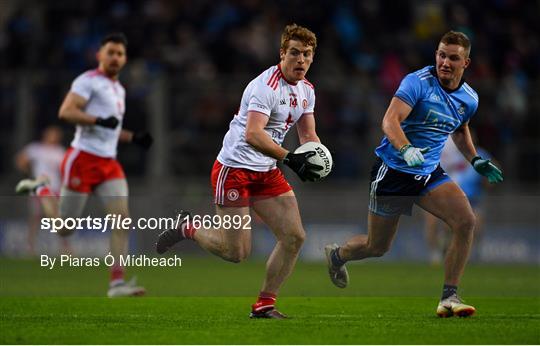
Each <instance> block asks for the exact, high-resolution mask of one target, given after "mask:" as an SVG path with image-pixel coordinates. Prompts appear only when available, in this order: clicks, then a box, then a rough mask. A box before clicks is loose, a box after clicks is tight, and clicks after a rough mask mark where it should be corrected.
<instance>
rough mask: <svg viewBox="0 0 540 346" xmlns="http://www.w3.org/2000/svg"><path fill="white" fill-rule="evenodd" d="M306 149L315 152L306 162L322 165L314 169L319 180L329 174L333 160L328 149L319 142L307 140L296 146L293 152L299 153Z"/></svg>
mask: <svg viewBox="0 0 540 346" xmlns="http://www.w3.org/2000/svg"><path fill="white" fill-rule="evenodd" d="M308 151H314V152H315V155H313V156H311V157H310V158H309V159H308V162H309V163H312V164H314V165H319V166H321V167H323V169H321V170H320V171H315V173H316V174H318V175H319V180H320V179H322V178H324V177H326V176H327V175H328V174H330V172H331V171H332V168H333V167H334V160H333V159H332V154H331V153H330V150H328V148H327V147H325V146H324V145H323V144H321V143H317V142H307V143H304V144H302V145H301V146H299V147H298V148H296V150H295V151H294V153H295V154H300V153H305V152H308Z"/></svg>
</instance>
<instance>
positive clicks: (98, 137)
mask: <svg viewBox="0 0 540 346" xmlns="http://www.w3.org/2000/svg"><path fill="white" fill-rule="evenodd" d="M70 91H71V92H73V93H75V94H77V95H79V96H81V97H82V98H84V99H85V100H87V104H86V106H85V108H84V112H86V113H88V114H90V115H93V116H96V117H101V118H108V117H109V116H111V115H113V116H115V117H116V118H118V121H119V122H120V123H119V125H118V126H117V127H116V128H115V129H108V128H105V127H102V126H95V125H77V130H76V132H75V138H73V141H72V142H71V146H72V147H73V148H76V149H79V150H82V151H86V152H88V153H91V154H94V155H97V156H101V157H116V147H117V145H118V138H119V137H120V131H121V130H122V119H123V118H124V112H125V98H126V91H125V89H124V87H123V86H122V84H120V82H119V81H118V80H113V79H110V78H109V77H107V76H106V75H104V74H103V73H102V72H101V71H99V70H98V69H95V70H90V71H87V72H85V73H83V74H81V75H80V76H79V77H77V78H76V79H75V80H74V81H73V84H72V85H71V90H70Z"/></svg>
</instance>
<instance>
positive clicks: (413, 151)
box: [399, 144, 429, 167]
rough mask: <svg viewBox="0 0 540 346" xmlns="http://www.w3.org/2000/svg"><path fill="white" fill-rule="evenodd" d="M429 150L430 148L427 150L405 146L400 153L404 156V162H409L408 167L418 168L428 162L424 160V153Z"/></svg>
mask: <svg viewBox="0 0 540 346" xmlns="http://www.w3.org/2000/svg"><path fill="white" fill-rule="evenodd" d="M428 150H429V147H427V148H422V149H419V148H415V147H413V146H412V145H410V144H407V145H404V146H403V147H402V148H401V149H400V150H399V152H400V153H401V156H403V160H405V162H407V165H408V166H409V167H416V166H420V165H421V164H423V163H424V161H425V160H426V159H425V158H424V155H423V154H424V153H426V152H427V151H428Z"/></svg>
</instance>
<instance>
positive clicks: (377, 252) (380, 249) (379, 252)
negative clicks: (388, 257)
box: [370, 246, 390, 257]
mask: <svg viewBox="0 0 540 346" xmlns="http://www.w3.org/2000/svg"><path fill="white" fill-rule="evenodd" d="M388 250H390V247H389V246H377V247H370V255H371V257H382V256H384V255H385V254H386V253H387V252H388Z"/></svg>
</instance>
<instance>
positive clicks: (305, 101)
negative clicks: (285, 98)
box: [302, 99, 308, 109]
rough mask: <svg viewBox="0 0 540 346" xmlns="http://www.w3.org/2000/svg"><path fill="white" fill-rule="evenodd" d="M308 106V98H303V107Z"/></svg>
mask: <svg viewBox="0 0 540 346" xmlns="http://www.w3.org/2000/svg"><path fill="white" fill-rule="evenodd" d="M307 106H308V103H307V100H306V99H303V100H302V107H303V108H304V109H306V108H307Z"/></svg>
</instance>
